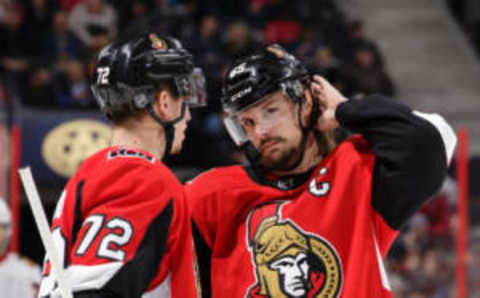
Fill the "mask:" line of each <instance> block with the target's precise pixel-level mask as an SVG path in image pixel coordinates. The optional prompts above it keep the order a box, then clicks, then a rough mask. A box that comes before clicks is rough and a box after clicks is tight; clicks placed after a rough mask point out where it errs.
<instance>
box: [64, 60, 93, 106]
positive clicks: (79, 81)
mask: <svg viewBox="0 0 480 298" xmlns="http://www.w3.org/2000/svg"><path fill="white" fill-rule="evenodd" d="M56 83H57V88H58V92H59V98H58V100H59V104H60V105H61V106H63V107H69V108H93V107H94V106H95V103H94V100H93V98H92V94H91V92H90V87H89V81H88V78H87V74H86V69H85V65H84V64H83V63H82V62H81V61H79V60H70V61H68V62H67V63H65V64H64V68H63V69H60V72H59V73H58V74H57V77H56Z"/></svg>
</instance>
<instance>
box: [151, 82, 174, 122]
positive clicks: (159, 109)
mask: <svg viewBox="0 0 480 298" xmlns="http://www.w3.org/2000/svg"><path fill="white" fill-rule="evenodd" d="M170 100H171V96H170V93H169V92H168V91H167V90H166V89H162V90H160V91H158V92H157V94H156V96H155V101H154V102H153V109H154V111H155V112H156V113H157V115H159V116H160V117H162V118H163V119H166V118H168V115H169V112H170V111H169V107H170Z"/></svg>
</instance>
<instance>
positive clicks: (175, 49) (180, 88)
mask: <svg viewBox="0 0 480 298" xmlns="http://www.w3.org/2000/svg"><path fill="white" fill-rule="evenodd" d="M169 79H171V80H173V82H174V85H175V87H176V90H173V92H174V93H175V95H178V96H183V97H184V98H185V102H186V103H187V104H191V105H203V104H205V98H206V92H205V78H204V76H203V73H202V71H201V69H200V68H195V67H194V64H193V58H192V55H191V54H190V53H189V52H188V51H187V50H186V49H184V48H183V46H182V44H181V43H180V42H179V41H178V40H177V39H175V38H172V37H159V36H158V35H157V34H156V33H144V34H138V35H137V36H136V37H134V38H132V39H128V40H126V41H125V40H124V41H122V40H118V41H114V42H113V43H111V44H110V45H107V46H106V47H105V48H103V49H102V50H101V52H100V54H99V56H98V60H97V64H96V65H95V69H94V75H93V81H92V91H93V94H94V95H95V98H96V99H97V102H98V104H99V106H100V109H101V110H102V112H103V113H104V114H105V115H106V116H107V117H109V118H110V117H111V116H112V115H113V114H115V112H117V111H118V110H119V109H125V107H126V106H127V107H129V108H130V109H131V110H132V111H134V110H138V109H144V108H147V107H148V105H149V104H151V103H152V102H153V101H154V99H155V94H156V91H157V88H158V85H159V83H161V82H165V81H166V80H169Z"/></svg>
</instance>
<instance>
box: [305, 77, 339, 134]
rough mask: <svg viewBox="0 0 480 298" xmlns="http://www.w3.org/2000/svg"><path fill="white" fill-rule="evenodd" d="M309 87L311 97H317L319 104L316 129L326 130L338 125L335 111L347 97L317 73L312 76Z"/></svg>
mask: <svg viewBox="0 0 480 298" xmlns="http://www.w3.org/2000/svg"><path fill="white" fill-rule="evenodd" d="M310 88H311V89H312V94H313V98H314V99H317V100H318V103H319V104H320V116H319V117H318V121H317V126H316V129H317V130H318V131H327V130H332V129H334V128H336V127H338V122H337V120H336V119H335V111H336V110H337V106H338V105H339V104H340V103H342V102H345V101H347V98H346V97H345V96H343V95H342V94H341V93H340V91H338V90H337V89H336V88H335V87H333V86H332V85H331V84H330V83H329V82H328V81H327V80H325V79H324V78H323V77H321V76H319V75H314V76H313V80H312V83H311V86H310Z"/></svg>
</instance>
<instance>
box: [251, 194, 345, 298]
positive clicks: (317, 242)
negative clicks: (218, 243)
mask: <svg viewBox="0 0 480 298" xmlns="http://www.w3.org/2000/svg"><path fill="white" fill-rule="evenodd" d="M281 206H282V204H281V203H276V204H271V205H266V206H261V207H259V208H257V209H255V210H254V211H252V212H251V213H250V215H249V219H248V242H249V247H250V250H251V253H252V257H253V262H254V265H255V269H256V283H255V284H254V285H252V286H251V287H250V289H249V290H248V292H247V293H246V297H248V298H250V297H275V298H276V297H280V298H287V297H288V298H290V297H295V298H300V297H301V298H314V297H322V298H323V297H327V298H329V297H332V298H333V297H339V296H340V292H341V288H342V282H343V272H342V266H341V263H340V259H339V257H338V254H337V252H336V251H335V248H334V247H333V246H332V245H331V244H330V243H329V242H328V241H326V240H325V239H323V238H322V237H319V236H317V235H314V234H311V233H307V232H305V231H303V230H302V229H300V228H299V227H298V226H297V225H296V224H295V223H294V222H293V221H291V220H290V219H286V220H282V219H281V214H280V212H281Z"/></svg>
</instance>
